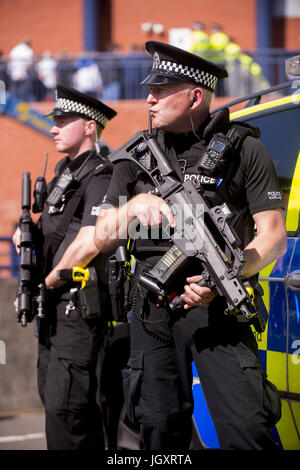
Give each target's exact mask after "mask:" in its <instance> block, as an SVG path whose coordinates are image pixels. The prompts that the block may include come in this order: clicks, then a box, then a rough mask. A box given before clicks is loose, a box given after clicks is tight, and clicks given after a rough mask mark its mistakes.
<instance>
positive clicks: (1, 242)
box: [0, 237, 19, 277]
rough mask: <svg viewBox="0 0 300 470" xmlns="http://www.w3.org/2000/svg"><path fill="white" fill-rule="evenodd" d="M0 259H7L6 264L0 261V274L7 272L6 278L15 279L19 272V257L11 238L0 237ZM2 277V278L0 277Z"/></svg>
mask: <svg viewBox="0 0 300 470" xmlns="http://www.w3.org/2000/svg"><path fill="white" fill-rule="evenodd" d="M0 247H1V248H0V257H1V258H2V257H4V258H5V259H7V261H8V262H7V263H5V264H2V262H1V261H0V273H1V271H2V273H3V272H5V271H8V273H7V276H6V277H17V276H18V272H19V256H18V254H17V252H16V249H15V245H14V244H13V241H12V238H11V237H0ZM2 277H4V276H2Z"/></svg>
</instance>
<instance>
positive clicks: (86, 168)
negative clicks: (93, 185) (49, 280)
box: [43, 151, 113, 275]
mask: <svg viewBox="0 0 300 470" xmlns="http://www.w3.org/2000/svg"><path fill="white" fill-rule="evenodd" d="M112 168H113V167H112V164H111V163H110V162H108V161H107V160H106V159H105V158H103V157H102V156H101V155H97V154H96V152H94V151H90V152H86V153H84V154H82V155H80V156H79V157H77V158H76V159H75V160H74V161H72V162H70V160H69V158H68V157H66V158H64V159H63V160H61V161H60V162H59V163H58V165H57V166H56V168H55V173H56V177H55V178H54V179H53V180H52V181H51V182H50V184H49V186H48V194H49V196H48V200H49V198H50V200H51V194H52V195H53V193H54V194H56V192H55V188H56V185H57V184H58V182H59V180H60V178H61V177H62V176H63V174H64V173H65V172H66V174H70V172H71V174H73V175H77V176H76V178H75V180H74V182H73V183H71V184H70V185H68V186H67V187H66V190H65V194H64V193H62V194H61V204H59V202H58V204H57V207H56V208H55V209H57V211H56V210H54V209H53V210H52V207H54V206H51V204H50V205H49V203H48V204H47V206H46V208H45V209H44V210H46V211H48V213H49V214H52V215H51V217H56V216H58V217H59V219H60V221H59V224H58V225H57V227H56V229H55V231H54V232H53V233H51V234H50V235H49V236H47V237H45V239H44V244H43V257H44V274H45V275H47V274H48V273H49V272H50V270H51V265H52V261H53V258H54V256H55V253H56V251H57V249H58V247H59V245H60V244H61V242H62V241H63V239H64V238H65V236H66V231H67V228H68V226H69V225H70V223H71V221H72V218H73V216H74V214H75V212H76V210H77V209H78V206H79V204H80V203H81V201H82V198H83V195H84V192H85V190H86V187H87V185H88V183H89V180H90V178H91V177H92V176H93V175H97V174H100V173H112ZM78 169H80V171H79V172H78ZM60 187H61V186H60ZM56 214H57V215H56Z"/></svg>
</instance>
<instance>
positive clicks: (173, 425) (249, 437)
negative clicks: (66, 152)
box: [105, 42, 282, 449]
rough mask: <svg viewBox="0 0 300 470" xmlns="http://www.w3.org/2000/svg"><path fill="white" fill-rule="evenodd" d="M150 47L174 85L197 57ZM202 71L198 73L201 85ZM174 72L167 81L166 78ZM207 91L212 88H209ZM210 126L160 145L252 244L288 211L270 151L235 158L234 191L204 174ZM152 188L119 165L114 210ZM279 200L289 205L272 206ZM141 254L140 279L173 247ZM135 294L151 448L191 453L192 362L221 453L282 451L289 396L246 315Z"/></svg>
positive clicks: (111, 196)
mask: <svg viewBox="0 0 300 470" xmlns="http://www.w3.org/2000/svg"><path fill="white" fill-rule="evenodd" d="M148 44H149V43H148ZM149 49H150V50H151V52H152V54H153V55H154V71H155V73H156V74H153V75H152V76H151V75H150V76H149V79H148V80H147V79H146V80H145V82H147V81H148V83H158V82H159V80H160V79H162V80H164V81H166V80H167V79H168V74H170V73H171V72H172V70H173V69H174V65H173V63H174V62H176V70H178V63H179V65H180V62H181V61H182V63H183V64H184V65H185V64H186V60H185V59H186V54H187V53H181V52H178V51H179V50H178V49H177V48H172V46H166V45H163V46H162V47H161V46H160V43H153V42H151V43H150V46H149V45H148V50H149ZM174 49H176V50H175V51H174ZM167 53H168V57H167V59H168V61H170V58H171V59H172V56H173V59H172V63H171V65H170V66H169V67H170V68H171V69H172V70H171V71H170V68H169V69H168V68H167V69H166V68H165V67H166V65H165V63H166V62H167V60H165V56H166V55H167ZM175 53H176V59H174V55H175ZM188 60H191V59H190V57H188ZM198 60H199V58H198V59H197V64H200V68H201V62H198ZM200 60H201V59H200ZM191 64H192V62H191V63H190V64H188V67H187V68H185V73H189V69H190V67H191ZM205 67H207V63H205ZM195 68H196V66H195V67H194V68H193V70H192V72H191V73H193V78H194V70H195ZM180 69H182V67H181V68H180ZM166 70H167V71H166ZM187 70H188V71H187ZM212 71H213V72H214V71H215V68H213V69H212ZM152 72H153V70H152ZM165 72H166V74H165V75H164V76H163V77H160V76H159V74H164V73H165ZM172 73H173V72H172ZM176 73H177V72H176ZM176 73H175V78H174V80H175V79H176ZM173 77H174V74H173V76H172V77H171V78H172V79H173ZM177 78H178V75H177ZM183 81H185V80H183ZM200 84H201V86H202V82H201V81H200ZM209 124H210V118H209V119H208V120H207V121H206V122H205V123H204V124H203V125H202V126H201V127H200V128H199V129H197V130H196V133H197V136H199V138H200V139H199V138H198V137H197V136H196V135H195V134H194V133H189V134H187V135H184V134H180V135H177V134H176V135H174V134H170V133H165V132H162V131H159V132H158V134H157V138H158V142H159V144H160V145H161V147H162V149H163V152H165V154H166V156H167V157H168V159H169V161H170V162H173V163H174V161H175V160H176V159H177V165H178V166H179V167H180V168H181V171H182V178H183V179H184V180H187V179H189V180H191V181H195V180H198V181H200V182H202V185H203V188H204V189H205V193H204V194H205V195H206V197H208V198H209V200H211V201H212V203H215V202H219V201H223V202H224V200H225V201H227V202H229V203H230V204H231V206H233V207H234V208H235V211H236V215H235V218H234V221H233V225H234V228H235V229H236V230H237V233H238V235H239V236H240V238H241V240H242V243H243V246H245V245H246V244H247V243H248V242H249V241H250V240H251V239H252V238H253V233H254V227H253V220H252V217H251V215H252V214H255V213H256V212H260V211H264V210H268V209H277V208H282V201H281V197H280V192H279V188H278V182H277V177H276V173H275V170H274V166H273V163H272V160H271V158H270V156H269V155H268V152H267V151H266V149H265V147H264V146H263V144H261V143H260V142H259V141H257V140H256V139H254V138H252V137H247V138H246V139H245V141H244V143H243V145H242V148H241V151H240V152H239V154H238V155H236V156H235V158H236V160H237V163H238V164H237V165H236V166H235V167H234V168H233V169H232V175H231V177H230V178H229V179H228V180H227V181H226V185H223V183H222V182H220V181H216V179H213V178H212V179H209V178H207V177H205V176H204V175H201V174H200V173H199V170H198V166H199V154H200V151H201V148H202V147H203V145H204V143H205V142H204V140H203V134H204V132H205V129H206V127H207V126H208V125H209ZM227 124H228V123H227ZM125 147H126V144H125ZM124 157H125V156H124ZM174 158H175V160H174ZM112 159H113V156H112ZM120 159H122V155H120ZM175 166H176V161H175ZM137 175H138V177H137ZM151 189H153V183H152V182H151V180H150V179H149V177H148V176H147V175H146V174H145V173H142V172H141V170H140V168H139V167H138V166H137V165H136V164H135V163H133V162H131V161H121V162H116V163H115V168H114V173H113V177H112V181H111V184H110V186H109V189H108V192H107V196H106V201H105V202H106V203H110V204H112V205H113V206H116V207H117V206H118V204H119V196H120V195H121V196H126V197H127V198H128V199H130V198H132V197H133V196H134V195H135V194H139V193H146V192H149V190H151ZM274 192H275V193H276V194H278V197H279V199H273V198H272V194H274ZM122 200H124V199H122ZM134 246H135V248H134V255H135V258H136V259H137V260H138V261H137V270H138V273H140V272H141V270H142V269H145V268H147V269H148V268H149V267H150V266H153V265H154V264H155V263H156V261H157V260H158V259H159V258H160V257H161V256H162V254H163V252H162V251H164V250H166V249H168V248H169V247H170V244H169V242H168V240H150V239H148V240H141V239H137V240H135V243H134ZM197 271H198V272H197ZM191 274H200V273H199V267H198V270H197V265H195V266H189V267H186V268H185V272H184V274H183V275H182V278H181V279H177V280H176V284H177V286H176V287H175V289H174V290H176V288H177V287H178V286H179V285H181V291H182V290H183V286H184V284H185V283H186V281H185V278H186V276H188V275H191ZM136 277H137V278H138V275H137V276H136ZM172 287H173V286H171V287H170V291H172V290H173V289H172ZM179 292H180V291H179ZM131 295H132V299H133V300H132V306H131V356H130V359H129V362H128V367H127V369H125V370H124V377H123V378H124V390H125V395H126V403H127V410H128V415H129V416H130V417H131V419H132V420H137V421H138V422H139V423H140V426H141V429H142V432H143V435H144V439H145V445H146V448H149V449H183V448H186V449H187V448H188V447H189V443H190V438H191V416H192V413H193V395H192V369H191V363H192V360H194V361H195V365H196V368H197V371H198V374H199V377H200V382H201V384H202V387H203V389H204V393H205V397H206V400H207V404H208V407H209V410H210V412H211V415H212V418H213V420H214V423H215V426H216V431H217V434H218V438H219V442H220V446H221V448H223V449H268V448H276V444H275V443H274V441H273V440H272V438H271V435H270V431H269V430H270V428H271V427H272V426H273V425H274V424H275V423H276V422H277V420H278V419H279V417H280V399H279V394H278V392H277V390H276V388H275V387H274V386H273V385H272V384H271V383H270V382H269V381H267V378H266V376H265V374H264V372H263V370H262V367H261V364H260V360H259V356H258V350H257V344H256V341H255V338H254V335H253V333H252V330H251V327H250V325H249V324H248V323H242V322H239V321H238V319H237V317H236V316H226V315H225V314H224V309H225V305H224V301H223V299H222V298H221V297H219V296H218V297H216V298H215V299H214V301H213V302H211V303H210V304H209V305H208V306H203V307H197V308H192V309H189V310H188V311H181V314H180V315H178V314H174V313H173V312H170V311H169V310H168V307H167V306H162V307H160V308H157V307H156V298H155V296H154V295H153V294H152V293H151V292H149V291H147V290H146V289H144V288H142V287H141V286H139V284H138V283H137V282H135V283H134V286H133V290H132V293H131Z"/></svg>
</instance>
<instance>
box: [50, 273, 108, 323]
mask: <svg viewBox="0 0 300 470" xmlns="http://www.w3.org/2000/svg"><path fill="white" fill-rule="evenodd" d="M57 278H58V279H60V280H62V281H69V283H68V284H69V285H70V286H72V287H70V289H69V292H68V293H65V294H63V295H62V296H61V299H62V300H67V305H66V310H65V314H66V316H70V314H71V312H72V310H74V309H75V308H77V309H78V310H79V311H80V313H81V315H82V318H84V319H85V320H89V319H94V318H101V317H102V316H103V313H102V309H101V303H100V289H99V286H98V275H97V271H96V269H95V268H94V267H93V266H91V267H88V268H80V267H73V268H72V269H62V270H60V271H58V273H57Z"/></svg>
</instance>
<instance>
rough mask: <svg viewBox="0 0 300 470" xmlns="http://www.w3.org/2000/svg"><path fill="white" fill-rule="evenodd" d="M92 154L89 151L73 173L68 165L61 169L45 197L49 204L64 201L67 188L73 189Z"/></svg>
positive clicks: (58, 203)
mask: <svg viewBox="0 0 300 470" xmlns="http://www.w3.org/2000/svg"><path fill="white" fill-rule="evenodd" d="M92 155H93V153H92V152H90V154H89V156H88V157H87V158H86V159H85V160H84V161H83V163H82V164H81V166H80V167H79V168H78V170H77V171H76V172H74V173H73V172H72V171H71V170H70V168H68V167H67V168H66V169H65V170H64V171H63V173H62V174H61V175H60V176H59V177H58V179H57V181H56V183H55V186H54V188H53V189H52V191H51V193H50V194H49V196H48V198H47V204H49V206H54V207H58V206H61V204H62V203H64V201H65V196H66V194H67V192H68V190H70V189H74V188H75V187H76V186H77V185H78V181H79V180H78V177H79V174H80V172H81V170H82V169H83V167H84V166H85V165H86V164H87V162H88V161H89V159H90V158H91V156H92Z"/></svg>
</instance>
